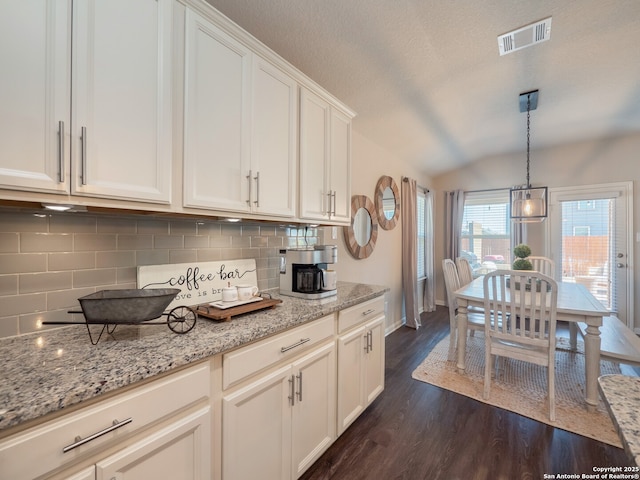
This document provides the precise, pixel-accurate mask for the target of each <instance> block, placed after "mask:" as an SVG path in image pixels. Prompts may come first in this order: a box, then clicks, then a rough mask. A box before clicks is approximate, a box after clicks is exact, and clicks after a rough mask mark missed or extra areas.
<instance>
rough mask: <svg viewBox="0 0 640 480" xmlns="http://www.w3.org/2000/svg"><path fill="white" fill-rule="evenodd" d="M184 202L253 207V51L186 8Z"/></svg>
mask: <svg viewBox="0 0 640 480" xmlns="http://www.w3.org/2000/svg"><path fill="white" fill-rule="evenodd" d="M186 22H187V26H186V41H185V43H186V45H185V57H186V58H185V62H186V65H185V72H186V73H185V75H186V76H185V82H184V88H185V91H184V96H185V99H184V101H185V116H184V205H185V206H188V207H204V208H216V209H221V210H229V211H237V212H246V211H249V209H250V199H249V183H250V182H251V181H252V178H251V176H250V172H249V170H250V156H249V155H250V151H249V140H250V136H249V133H250V123H249V120H250V118H249V115H250V102H249V99H250V95H251V84H250V81H251V54H250V51H249V50H248V49H247V48H246V47H244V46H243V45H241V44H240V43H238V42H237V41H235V40H234V39H232V38H231V37H230V36H228V35H226V34H225V33H224V32H222V31H221V30H220V29H218V28H217V27H216V26H215V25H213V24H212V23H211V22H209V21H208V20H206V19H205V18H203V17H201V16H200V15H198V14H196V13H195V12H193V11H191V10H189V9H187V13H186Z"/></svg>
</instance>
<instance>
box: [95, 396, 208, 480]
mask: <svg viewBox="0 0 640 480" xmlns="http://www.w3.org/2000/svg"><path fill="white" fill-rule="evenodd" d="M210 426H211V415H210V409H209V407H208V406H207V407H205V408H202V409H200V410H198V411H196V412H194V413H193V414H191V415H189V416H187V417H185V418H181V419H180V420H178V421H176V422H174V423H172V424H170V425H169V426H167V427H165V428H163V429H161V430H160V431H157V432H154V433H152V434H150V435H149V436H148V437H146V438H144V439H143V440H141V441H139V442H137V443H135V444H133V445H131V446H130V447H128V448H125V449H124V450H122V451H121V452H118V453H116V454H115V455H112V456H110V457H108V458H105V459H104V460H102V461H100V462H98V463H97V464H96V480H111V479H117V480H145V479H151V478H176V479H177V478H179V479H182V480H200V479H207V478H211V471H210V461H209V458H210V438H211V431H210V430H211V428H210Z"/></svg>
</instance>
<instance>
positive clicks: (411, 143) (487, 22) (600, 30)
mask: <svg viewBox="0 0 640 480" xmlns="http://www.w3.org/2000/svg"><path fill="white" fill-rule="evenodd" d="M207 1H208V2H209V3H210V4H212V5H213V6H214V7H216V8H217V9H218V10H219V11H221V12H222V13H223V14H225V15H226V16H227V17H229V18H231V19H232V20H233V21H234V22H236V23H237V24H238V25H240V26H241V27H243V28H244V29H245V30H247V31H248V32H250V33H251V34H253V35H254V36H255V37H256V38H258V39H259V40H260V41H262V42H263V43H264V44H266V45H267V46H269V47H270V48H271V49H272V50H274V51H276V52H277V53H278V54H280V55H281V56H282V57H283V58H284V59H286V60H287V61H289V62H290V63H291V64H293V65H295V66H296V67H297V68H298V69H300V70H301V71H302V72H304V73H305V74H307V75H308V76H309V77H311V78H312V79H313V80H315V81H316V82H317V83H319V84H320V85H322V86H323V87H324V88H326V89H327V90H328V91H330V92H331V93H333V94H334V95H335V96H336V97H338V98H339V99H340V100H342V101H343V102H344V103H346V104H347V105H348V106H349V107H351V108H352V109H353V110H355V111H356V112H357V114H358V115H357V117H356V119H355V120H354V124H353V128H354V130H357V131H358V132H359V133H360V134H361V135H363V136H365V137H367V138H369V139H371V140H372V141H373V142H375V143H377V144H379V145H380V146H382V147H383V148H385V149H387V150H389V151H390V152H393V153H395V154H396V155H397V156H399V157H401V158H405V159H407V160H408V161H409V162H412V163H414V164H415V165H416V166H418V168H419V169H421V170H422V171H424V172H425V173H426V174H428V175H437V174H439V173H442V172H445V171H448V170H451V169H454V168H457V167H459V166H461V165H464V164H467V163H469V162H472V161H475V160H478V159H481V158H483V157H486V156H490V155H497V154H503V153H509V152H521V151H523V150H524V148H525V147H526V133H525V132H526V114H523V113H520V112H519V108H518V96H519V94H520V93H522V92H526V91H530V90H534V89H538V90H539V91H540V96H539V101H538V109H537V110H536V111H534V112H533V113H532V114H531V145H532V149H535V148H540V147H544V146H550V145H557V144H561V143H568V142H574V141H580V140H582V139H587V138H594V137H598V138H600V137H611V136H615V135H620V134H626V133H629V132H640V54H639V53H638V49H639V48H640V0H575V1H570V0H535V1H532V0H456V1H455V2H450V1H442V0H207ZM549 16H551V17H552V28H551V39H550V40H549V41H547V42H544V43H541V44H538V45H535V46H532V47H530V48H526V49H524V50H520V51H516V52H513V53H511V54H508V55H505V56H503V57H500V56H499V54H498V43H497V36H498V35H500V34H503V33H506V32H508V31H511V30H514V29H516V28H519V27H522V26H524V25H527V24H530V23H532V22H535V21H537V20H541V19H544V18H546V17H549Z"/></svg>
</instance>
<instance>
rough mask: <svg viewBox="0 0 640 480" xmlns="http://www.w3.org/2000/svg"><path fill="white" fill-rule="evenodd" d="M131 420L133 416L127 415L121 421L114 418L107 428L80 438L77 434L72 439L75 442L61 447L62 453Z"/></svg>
mask: <svg viewBox="0 0 640 480" xmlns="http://www.w3.org/2000/svg"><path fill="white" fill-rule="evenodd" d="M131 422H133V418H131V417H129V418H127V419H126V420H123V421H121V422H118V420H114V421H113V424H112V425H111V426H109V427H107V428H105V429H104V430H100V431H99V432H96V433H94V434H93V435H89V436H88V437H86V438H82V437H80V436H77V437H76V438H75V439H74V440H75V442H74V443H72V444H71V445H67V446H66V447H64V448H63V449H62V453H67V452H69V451H71V450H73V449H74V448H78V447H79V446H81V445H84V444H85V443H89V442H90V441H92V440H95V439H96V438H98V437H101V436H103V435H106V434H107V433H109V432H113V431H114V430H117V429H118V428H120V427H124V426H125V425H127V424H129V423H131Z"/></svg>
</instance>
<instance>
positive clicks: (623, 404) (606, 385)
mask: <svg viewBox="0 0 640 480" xmlns="http://www.w3.org/2000/svg"><path fill="white" fill-rule="evenodd" d="M598 385H599V387H600V392H601V393H602V397H603V398H604V402H605V404H606V405H607V409H608V410H609V413H610V414H611V418H612V419H613V423H615V425H616V428H617V429H618V434H619V435H620V439H621V440H622V444H623V445H624V449H625V450H626V451H627V453H628V454H629V455H630V456H631V458H633V460H634V461H635V462H636V465H637V466H640V412H638V407H639V406H640V378H639V377H631V376H627V375H603V376H601V377H600V378H599V379H598Z"/></svg>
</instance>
